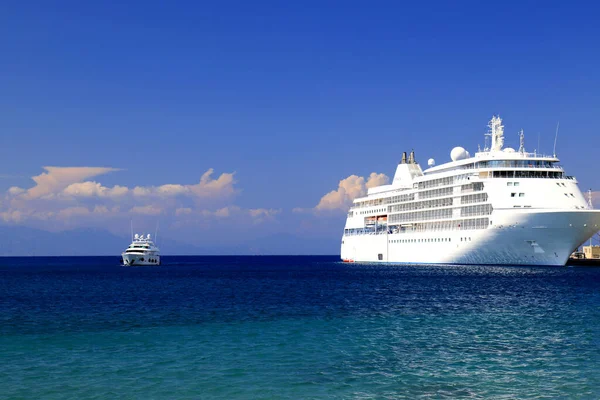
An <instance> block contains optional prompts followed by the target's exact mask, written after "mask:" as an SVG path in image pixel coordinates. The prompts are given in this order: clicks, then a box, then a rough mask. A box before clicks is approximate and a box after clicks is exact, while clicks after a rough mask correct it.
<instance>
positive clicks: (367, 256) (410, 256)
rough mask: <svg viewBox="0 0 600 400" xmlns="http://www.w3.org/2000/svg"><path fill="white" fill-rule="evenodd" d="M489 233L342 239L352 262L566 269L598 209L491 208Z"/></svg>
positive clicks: (597, 219) (595, 224) (597, 220)
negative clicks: (538, 266)
mask: <svg viewBox="0 0 600 400" xmlns="http://www.w3.org/2000/svg"><path fill="white" fill-rule="evenodd" d="M490 220H492V221H493V224H492V225H490V226H489V227H488V228H487V229H473V230H453V231H432V232H413V233H401V234H390V233H385V234H371V235H369V234H366V235H365V234H363V235H346V236H344V237H343V239H342V245H341V258H342V260H344V261H350V262H385V263H408V264H467V265H469V264H474V265H550V266H564V265H565V264H566V262H567V260H568V258H569V256H570V255H571V253H572V252H573V251H574V250H575V249H576V248H577V247H578V246H579V245H581V244H582V243H584V242H585V241H586V240H587V239H589V238H590V237H591V236H592V235H593V234H594V233H596V232H598V231H599V230H600V210H578V211H574V210H569V211H564V210H562V211H561V210H557V211H547V210H546V211H542V210H539V211H538V210H527V211H525V210H523V211H521V212H517V211H515V210H495V211H494V213H493V215H492V216H491V218H490Z"/></svg>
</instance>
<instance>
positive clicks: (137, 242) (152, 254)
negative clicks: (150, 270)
mask: <svg viewBox="0 0 600 400" xmlns="http://www.w3.org/2000/svg"><path fill="white" fill-rule="evenodd" d="M121 257H122V258H123V265H126V266H134V265H160V251H159V249H158V247H156V245H155V244H154V242H153V241H152V239H151V238H150V234H148V235H146V236H144V235H138V234H137V233H136V234H135V236H134V237H133V241H132V242H131V244H130V245H129V247H128V248H127V249H126V250H125V251H124V252H123V253H122V254H121Z"/></svg>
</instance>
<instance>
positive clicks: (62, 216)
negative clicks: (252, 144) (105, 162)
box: [0, 167, 280, 226]
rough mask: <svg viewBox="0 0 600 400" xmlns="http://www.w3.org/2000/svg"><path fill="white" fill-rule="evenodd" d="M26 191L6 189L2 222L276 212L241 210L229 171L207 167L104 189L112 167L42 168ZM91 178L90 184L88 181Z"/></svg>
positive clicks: (261, 217)
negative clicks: (194, 177) (192, 177)
mask: <svg viewBox="0 0 600 400" xmlns="http://www.w3.org/2000/svg"><path fill="white" fill-rule="evenodd" d="M43 169H44V172H42V173H41V174H39V175H36V176H34V177H32V180H33V182H34V185H33V186H32V187H31V188H21V187H16V186H15V187H11V188H9V189H8V191H7V192H6V193H5V195H4V199H3V201H2V203H1V205H0V218H1V219H2V220H3V221H4V222H7V223H21V222H23V221H26V220H35V221H53V223H57V222H58V223H65V224H66V225H68V226H72V225H73V224H75V225H84V224H85V223H86V222H89V221H90V220H93V219H95V220H106V219H107V218H111V217H121V218H123V217H125V216H132V215H141V216H153V217H157V216H173V217H175V218H191V217H196V218H197V217H204V218H208V217H210V218H227V217H232V216H238V217H239V216H246V217H248V218H249V219H251V220H252V221H253V222H261V221H267V220H272V219H273V218H274V217H275V216H276V215H277V214H278V213H279V212H280V210H273V209H261V208H257V209H247V210H245V209H242V208H240V207H238V206H236V205H234V204H233V203H232V202H233V200H234V199H235V197H236V195H237V194H238V193H239V192H240V190H239V189H238V188H237V187H236V183H237V182H236V180H235V173H221V174H220V175H218V176H216V177H215V176H214V175H215V174H214V170H213V169H212V168H210V169H208V170H207V171H206V172H204V173H203V174H202V175H201V176H200V179H199V181H198V182H197V183H192V184H179V183H168V184H164V185H160V186H133V187H128V186H122V185H114V186H112V187H109V186H104V185H103V184H102V183H100V182H98V181H97V180H96V179H95V178H98V177H100V176H102V175H105V174H108V173H110V172H115V171H119V169H118V168H107V167H43ZM92 179H93V180H92Z"/></svg>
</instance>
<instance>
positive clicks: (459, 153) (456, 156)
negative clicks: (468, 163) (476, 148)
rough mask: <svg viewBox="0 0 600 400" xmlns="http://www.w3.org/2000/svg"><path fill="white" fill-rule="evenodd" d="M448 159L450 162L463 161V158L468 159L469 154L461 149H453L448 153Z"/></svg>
mask: <svg viewBox="0 0 600 400" xmlns="http://www.w3.org/2000/svg"><path fill="white" fill-rule="evenodd" d="M450 158H451V159H452V161H458V160H464V159H465V158H469V152H468V151H466V150H465V149H463V148H462V147H455V148H453V149H452V151H451V152H450Z"/></svg>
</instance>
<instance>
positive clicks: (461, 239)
mask: <svg viewBox="0 0 600 400" xmlns="http://www.w3.org/2000/svg"><path fill="white" fill-rule="evenodd" d="M451 241H452V239H451V238H428V239H395V240H390V241H389V242H390V243H439V242H451ZM460 241H461V242H470V241H471V238H470V237H461V238H460Z"/></svg>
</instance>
